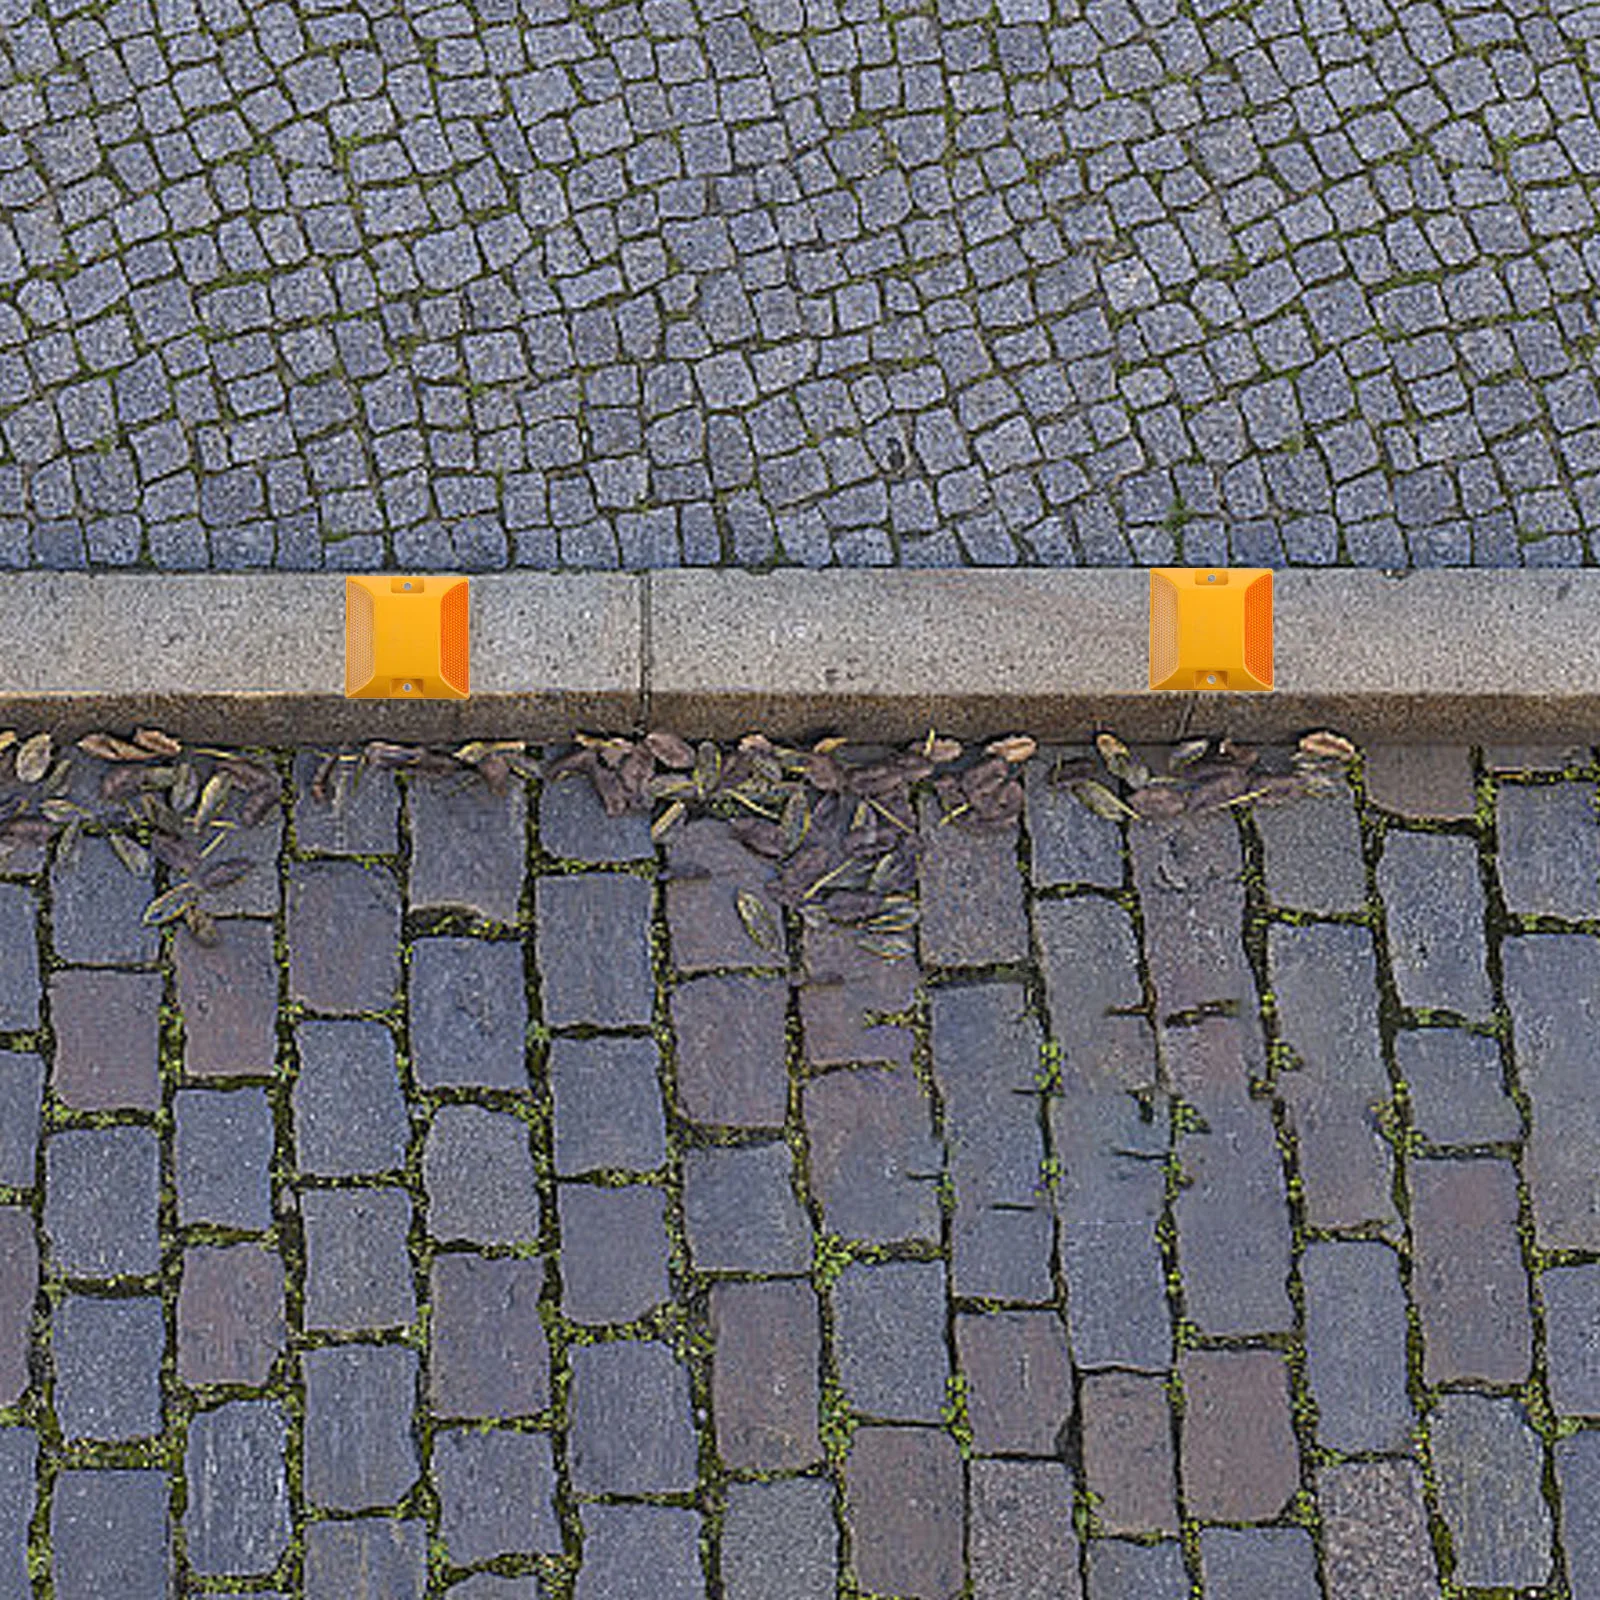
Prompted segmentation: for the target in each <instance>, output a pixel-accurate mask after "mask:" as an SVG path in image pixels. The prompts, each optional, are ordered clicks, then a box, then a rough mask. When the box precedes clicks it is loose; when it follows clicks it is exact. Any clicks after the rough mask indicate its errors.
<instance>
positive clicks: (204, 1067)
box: [175, 918, 278, 1078]
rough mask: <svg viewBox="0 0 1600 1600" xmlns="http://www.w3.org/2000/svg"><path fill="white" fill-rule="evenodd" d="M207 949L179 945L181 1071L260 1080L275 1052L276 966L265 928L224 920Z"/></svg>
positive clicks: (198, 945) (268, 1071) (270, 1066)
mask: <svg viewBox="0 0 1600 1600" xmlns="http://www.w3.org/2000/svg"><path fill="white" fill-rule="evenodd" d="M218 930H219V933H220V938H219V939H218V942H217V943H216V944H215V945H213V946H211V947H209V948H208V947H206V946H205V945H202V944H201V943H200V942H199V941H198V940H195V939H188V938H183V939H178V940H177V941H176V944H175V956H176V964H177V969H178V1003H179V1005H180V1006H181V1007H182V1009H183V1065H184V1070H185V1071H186V1072H187V1073H189V1075H190V1076H191V1077H197V1078H228V1077H244V1076H249V1077H266V1076H268V1075H270V1074H271V1072H272V1070H273V1066H274V1063H275V1061H276V1059H277V1054H278V960H277V954H276V952H275V950H274V948H273V930H272V925H271V923H267V922H253V921H245V920H243V919H241V918H229V919H226V920H224V921H222V922H219V923H218Z"/></svg>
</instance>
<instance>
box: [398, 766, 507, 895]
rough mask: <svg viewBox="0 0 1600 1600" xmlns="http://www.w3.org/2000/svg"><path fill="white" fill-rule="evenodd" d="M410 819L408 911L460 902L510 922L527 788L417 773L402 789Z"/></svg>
mask: <svg viewBox="0 0 1600 1600" xmlns="http://www.w3.org/2000/svg"><path fill="white" fill-rule="evenodd" d="M406 808H407V813H408V815H409V818H410V822H411V875H410V901H409V903H410V905H411V907H412V909H413V910H419V911H420V910H427V909H430V908H432V907H435V906H463V907H465V908H466V909H467V910H469V911H473V912H475V913H476V914H477V915H478V916H480V917H483V918H485V919H486V920H487V921H490V922H515V921H516V920H517V916H518V912H519V909H520V902H521V899H522V876H523V862H524V860H525V859H526V855H527V842H526V832H527V813H528V797H527V791H526V790H525V789H524V788H523V786H522V785H521V784H520V783H513V784H510V785H509V786H508V787H507V789H506V792H505V793H504V794H503V795H495V794H492V793H490V791H489V789H488V786H487V785H486V784H483V783H477V782H474V783H472V784H470V785H468V786H466V787H463V786H462V785H461V784H460V782H459V780H457V779H454V778H414V779H413V780H412V781H411V783H410V785H409V786H408V788H407V791H406Z"/></svg>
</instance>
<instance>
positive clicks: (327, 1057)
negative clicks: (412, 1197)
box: [294, 1022, 411, 1178]
mask: <svg viewBox="0 0 1600 1600" xmlns="http://www.w3.org/2000/svg"><path fill="white" fill-rule="evenodd" d="M295 1041H296V1045H297V1047H298V1050H299V1055H300V1071H299V1074H298V1075H297V1077H296V1078H295V1084H294V1134H295V1153H296V1163H297V1165H298V1167H299V1169H300V1171H301V1172H303V1173H308V1174H311V1175H313V1176H316V1177H321V1178H346V1177H358V1176H362V1175H366V1174H370V1173H379V1172H397V1171H399V1170H400V1169H401V1168H402V1167H404V1165H405V1160H406V1149H407V1146H408V1144H409V1142H410V1138H411V1119H410V1116H409V1115H408V1113H407V1111H406V1103H405V1098H404V1095H403V1093H402V1091H401V1086H400V1075H399V1071H398V1068H397V1066H396V1063H395V1049H394V1036H393V1035H392V1034H391V1033H390V1032H389V1030H388V1029H387V1028H385V1027H383V1026H382V1024H381V1023H376V1022H304V1023H301V1025H300V1026H299V1027H298V1028H297V1029H296V1030H295Z"/></svg>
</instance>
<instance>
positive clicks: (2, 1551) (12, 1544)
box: [0, 1428, 39, 1600]
mask: <svg viewBox="0 0 1600 1600" xmlns="http://www.w3.org/2000/svg"><path fill="white" fill-rule="evenodd" d="M38 1461H39V1436H38V1435H37V1434H36V1433H34V1432H33V1430H32V1429H31V1428H0V1595H4V1596H5V1597H6V1600H31V1596H32V1594H33V1580H32V1579H31V1578H30V1577H29V1576H28V1524H29V1522H30V1521H31V1520H32V1518H33V1501H34V1493H35V1489H34V1473H35V1472H36V1471H37V1469H38Z"/></svg>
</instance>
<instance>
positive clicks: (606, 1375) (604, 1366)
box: [567, 1342, 698, 1495]
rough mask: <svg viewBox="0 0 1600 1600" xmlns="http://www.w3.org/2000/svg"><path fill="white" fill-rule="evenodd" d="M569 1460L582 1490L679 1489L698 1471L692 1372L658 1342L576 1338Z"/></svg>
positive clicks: (630, 1492)
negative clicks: (580, 1341)
mask: <svg viewBox="0 0 1600 1600" xmlns="http://www.w3.org/2000/svg"><path fill="white" fill-rule="evenodd" d="M571 1361H572V1388H571V1392H570V1395H569V1398H568V1401H567V1415H568V1420H569V1424H570V1434H569V1440H568V1447H567V1460H568V1466H569V1470H570V1472H571V1476H572V1486H573V1488H574V1489H576V1490H577V1491H578V1492H579V1493H580V1494H624V1495H638V1494H680V1493H683V1492H686V1491H688V1490H691V1489H693V1488H694V1486H695V1479H696V1475H697V1472H698V1467H697V1459H696V1457H697V1452H696V1445H695V1434H694V1418H693V1414H692V1412H691V1410H690V1403H689V1375H688V1373H687V1372H686V1371H685V1370H684V1368H683V1367H682V1366H681V1365H680V1364H679V1363H678V1362H677V1360H676V1359H675V1358H674V1357H673V1354H672V1352H671V1351H670V1350H668V1349H667V1347H666V1346H665V1345H661V1344H643V1343H635V1342H628V1343H621V1344H593V1345H578V1346H576V1347H575V1348H574V1349H573V1351H572V1355H571Z"/></svg>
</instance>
